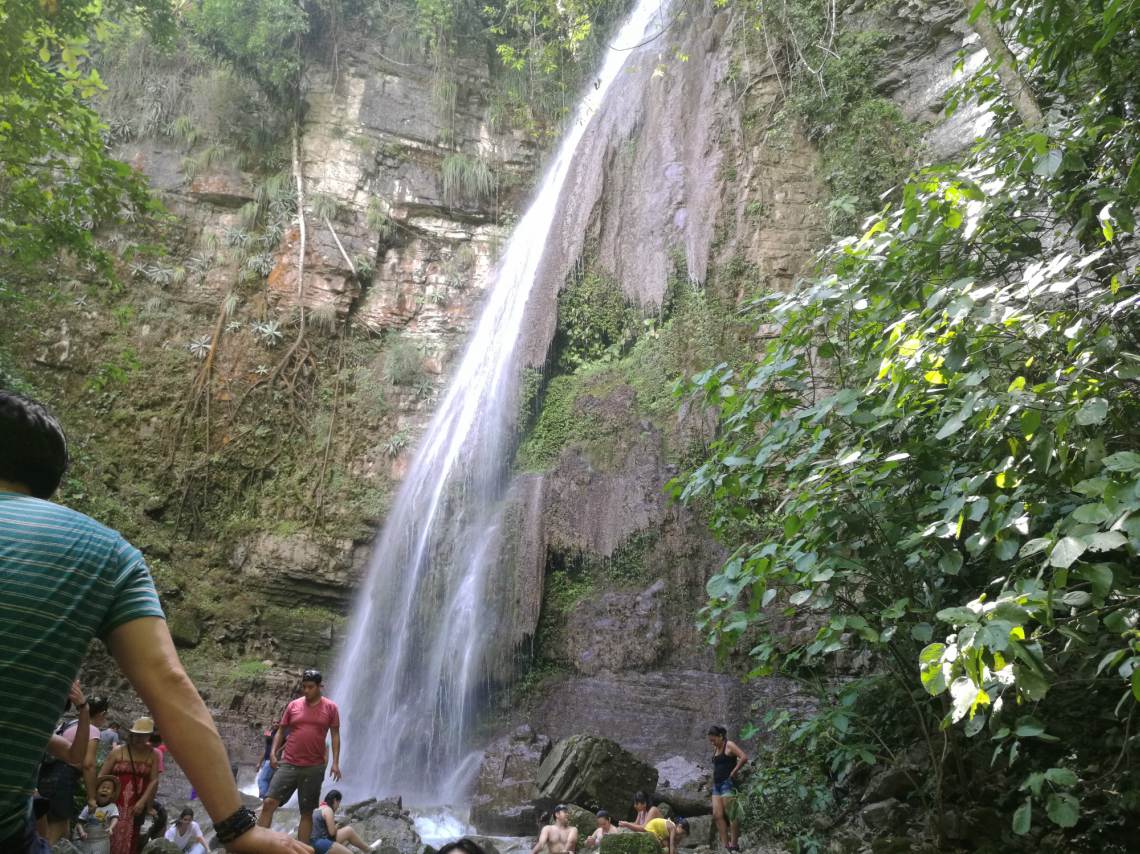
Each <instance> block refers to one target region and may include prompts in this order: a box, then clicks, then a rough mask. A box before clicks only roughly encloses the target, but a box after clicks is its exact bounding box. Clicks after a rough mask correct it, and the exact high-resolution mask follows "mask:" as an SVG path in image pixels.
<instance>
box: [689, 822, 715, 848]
mask: <svg viewBox="0 0 1140 854" xmlns="http://www.w3.org/2000/svg"><path fill="white" fill-rule="evenodd" d="M688 820H689V832H688V833H686V834H685V838H684V839H682V840H681V847H682V848H699V847H701V846H702V845H713V844H714V843H715V842H716V824H715V823H714V822H713V817H712V816H711V815H694V816H689V817H688Z"/></svg>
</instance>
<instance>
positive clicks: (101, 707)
mask: <svg viewBox="0 0 1140 854" xmlns="http://www.w3.org/2000/svg"><path fill="white" fill-rule="evenodd" d="M110 707H111V704H110V702H109V701H108V700H107V698H106V697H92V698H91V699H90V700H88V701H87V713H88V714H89V715H91V717H95V715H101V714H103V712H105V711H107V709H109V708H110Z"/></svg>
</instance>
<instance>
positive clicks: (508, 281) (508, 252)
mask: <svg viewBox="0 0 1140 854" xmlns="http://www.w3.org/2000/svg"><path fill="white" fill-rule="evenodd" d="M667 2H668V0H638V2H637V5H636V8H634V10H633V12H632V13H631V14H630V16H629V18H628V19H627V20H626V22H625V24H624V25H623V27H622V28H621V30H620V32H619V33H618V34H617V35H616V36H615V37H614V39H613V41H612V43H611V44H612V47H611V48H610V49H609V50H608V51H607V53H606V56H605V59H604V62H603V65H602V68H601V70H600V71H599V72H598V75H597V78H596V79H595V80H594V81H593V83H592V84H591V85H590V86H589V87H588V88H587V90H586V93H585V95H584V96H583V98H582V100H581V102H580V104H579V105H578V108H577V111H576V113H575V115H574V119H573V121H572V123H571V124H569V125H568V126H567V129H566V132H565V137H564V139H563V140H562V142H561V144H560V146H559V148H558V151H557V153H556V155H555V157H554V159H553V160H552V161H551V163H550V165H549V167H548V168H547V171H546V174H545V175H544V177H543V180H542V183H541V185H540V186H539V189H538V191H537V193H536V195H535V197H534V200H533V202H532V203H531V205H530V207H529V208H528V209H527V211H526V213H525V214H524V215H523V217H522V219H521V220H519V223H518V225H517V226H516V227H515V229H514V231H513V233H512V235H511V237H510V240H509V242H508V243H507V245H506V247H505V249H504V252H503V255H502V257H501V258H500V260H499V262H498V264H497V265H496V268H495V269H494V271H493V272H492V274H491V281H490V283H489V285H488V295H487V300H486V305H485V306H484V308H483V310H482V312H481V314H480V316H479V319H478V321H477V323H476V325H475V328H474V331H473V332H472V334H471V337H470V340H469V342H468V344H467V347H466V349H465V351H464V354H463V357H462V359H461V360H460V362H459V365H458V368H457V369H456V371H455V372H454V374H453V376H452V377H451V379H450V382H449V385H448V390H447V393H446V394H445V396H444V398H443V400H442V402H441V403H440V405H439V408H438V410H437V412H436V414H435V416H434V417H433V419H432V421H431V423H430V425H429V426H428V429H427V432H426V433H425V435H424V436H423V438H422V440H421V441H420V443H419V445H418V447H417V448H416V451H415V456H414V459H413V462H412V464H411V466H410V468H409V470H408V473H407V476H406V477H405V479H404V482H403V484H402V485H401V487H400V490H399V492H398V494H397V496H396V499H395V502H394V504H393V506H392V510H391V512H390V513H389V514H388V517H387V519H386V521H385V524H384V528H383V530H382V532H381V534H380V536H379V538H378V541H377V544H376V547H375V549H374V551H373V554H372V557H371V560H370V563H369V567H368V574H367V578H366V581H365V583H364V586H363V588H362V591H361V593H360V596H359V600H358V602H357V604H356V607H355V611H354V613H353V615H352V618H351V622H350V625H351V632H350V634H349V637H348V639H347V641H346V644H345V647H344V649H343V651H342V652H341V655H340V659H339V661H338V662H337V665H336V667H335V670H334V678H333V680H332V683H331V684H332V690H331V695H332V696H333V698H334V699H336V700H337V701H338V702H339V703H340V706H341V710H342V714H341V731H342V736H343V740H344V749H343V755H342V762H341V764H342V766H343V770H344V773H345V785H346V787H347V788H349V789H350V791H351V792H353V793H354V794H359V795H380V796H384V795H394V794H401V795H403V796H405V797H406V798H407V799H408V800H409V801H411V802H415V803H420V804H427V803H442V802H446V801H447V800H448V799H449V798H452V797H454V795H455V794H456V793H455V792H454V791H453V790H452V787H453V786H454V785H455V783H454V780H455V779H457V778H458V777H462V776H464V771H465V770H470V768H471V765H472V762H473V759H472V753H471V747H470V744H469V743H468V742H469V738H468V736H469V729H470V724H471V723H472V722H473V720H474V716H475V713H476V712H477V711H478V706H479V700H480V698H481V690H482V689H483V687H484V682H485V680H484V678H483V676H484V674H483V659H484V653H485V651H486V648H487V644H486V640H487V638H488V637H489V636H490V635H492V634H493V633H494V632H495V625H494V624H493V623H494V615H493V613H491V612H490V609H488V607H487V598H488V590H487V585H488V575H489V573H490V572H491V570H492V564H493V563H494V561H495V558H496V553H497V545H496V543H497V536H498V533H499V532H498V527H499V525H500V523H501V518H502V510H503V504H504V502H503V497H504V493H505V491H506V488H507V484H508V480H509V477H508V475H509V463H510V460H509V454H510V452H511V450H512V448H513V432H514V429H515V414H516V412H517V409H518V379H519V372H520V360H519V358H518V353H519V349H520V348H519V344H520V340H521V338H522V336H523V334H524V329H523V325H524V324H523V321H524V317H525V315H526V308H527V302H528V299H529V298H530V296H531V293H532V290H533V289H534V285H535V282H536V281H538V280H539V278H540V275H539V273H540V265H541V264H542V262H543V256H544V253H545V250H546V247H547V244H548V242H549V241H550V240H551V239H552V228H553V226H554V224H555V222H556V219H557V217H558V216H559V213H560V209H561V205H562V203H563V198H562V197H563V190H564V185H565V184H566V183H567V176H568V175H569V174H570V169H571V163H572V161H573V160H574V157H575V153H576V152H577V150H578V147H579V143H580V142H581V141H582V139H583V137H584V135H585V134H586V133H587V132H588V131H589V129H590V126H591V121H592V119H593V118H594V116H595V115H596V114H597V112H598V110H599V109H600V108H601V107H602V105H603V104H604V103H605V101H606V97H607V93H608V92H609V90H610V88H611V86H612V84H613V83H614V81H615V80H616V79H617V78H618V75H619V74H620V73H621V71H622V69H623V67H625V65H626V63H627V61H628V59H629V58H630V56H631V55H634V54H635V53H636V51H635V50H634V48H635V47H637V46H638V45H640V44H641V43H642V42H643V41H645V39H646V38H647V37H648V36H650V35H652V34H653V33H655V32H656V31H657V30H658V29H660V28H661V27H663V26H664V25H665V22H664V21H663V20H662V16H663V7H664V6H665V5H666V4H667ZM597 168H601V167H600V164H598V165H597Z"/></svg>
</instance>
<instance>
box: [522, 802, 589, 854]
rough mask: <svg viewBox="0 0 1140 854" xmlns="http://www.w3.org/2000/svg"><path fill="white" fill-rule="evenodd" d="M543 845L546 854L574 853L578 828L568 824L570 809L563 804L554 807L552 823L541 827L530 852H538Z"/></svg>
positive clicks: (576, 846)
mask: <svg viewBox="0 0 1140 854" xmlns="http://www.w3.org/2000/svg"><path fill="white" fill-rule="evenodd" d="M543 846H546V854H574V851H575V850H576V849H577V848H578V828H576V827H571V826H570V810H568V809H567V808H566V807H565V806H564V805H563V804H559V805H558V806H556V807H555V808H554V824H548V825H546V827H544V828H543V829H542V833H540V834H539V835H538V842H537V843H535V846H534V848H533V849H532V850H531V852H530V854H538V852H539V851H541V850H542V848H543Z"/></svg>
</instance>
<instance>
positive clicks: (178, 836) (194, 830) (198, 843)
mask: <svg viewBox="0 0 1140 854" xmlns="http://www.w3.org/2000/svg"><path fill="white" fill-rule="evenodd" d="M166 841H167V842H173V843H174V844H175V845H176V846H177V847H178V850H179V851H181V852H183V854H206V852H207V851H209V850H210V845H209V843H207V842H206V837H205V836H203V835H202V826H201V825H200V824H198V822H196V821H194V810H192V809H190V807H186V808H185V809H184V810H182V812H181V813H179V814H178V821H176V822H174V824H172V825H170V827H169V828H168V829H167V831H166Z"/></svg>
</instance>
